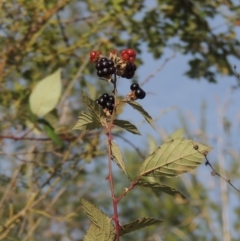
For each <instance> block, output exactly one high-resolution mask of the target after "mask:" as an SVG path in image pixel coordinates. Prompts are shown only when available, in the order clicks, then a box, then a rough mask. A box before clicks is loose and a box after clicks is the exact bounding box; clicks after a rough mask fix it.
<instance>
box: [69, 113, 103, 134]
mask: <svg viewBox="0 0 240 241" xmlns="http://www.w3.org/2000/svg"><path fill="white" fill-rule="evenodd" d="M101 126H102V125H101V122H99V119H98V118H96V116H94V115H92V114H91V113H86V112H84V111H81V112H80V116H79V117H78V121H77V123H76V125H75V126H74V127H73V130H94V129H98V128H100V127H101Z"/></svg>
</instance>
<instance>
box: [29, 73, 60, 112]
mask: <svg viewBox="0 0 240 241" xmlns="http://www.w3.org/2000/svg"><path fill="white" fill-rule="evenodd" d="M61 91H62V83H61V70H60V69H59V70H57V71H56V72H55V73H53V74H51V75H49V76H47V77H46V78H44V79H42V80H41V81H39V82H38V83H37V85H36V86H35V88H34V89H33V91H32V93H31V94H30V97H29V104H30V108H31V111H32V112H33V113H34V114H35V115H37V116H38V117H42V116H44V115H46V114H47V113H49V112H50V111H51V110H53V109H54V108H55V107H56V105H57V103H58V100H59V97H60V95H61Z"/></svg>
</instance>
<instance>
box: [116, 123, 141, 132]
mask: <svg viewBox="0 0 240 241" xmlns="http://www.w3.org/2000/svg"><path fill="white" fill-rule="evenodd" d="M113 124H114V125H116V126H119V127H121V128H122V129H125V130H127V131H129V132H131V133H133V134H136V135H141V133H140V132H139V130H138V129H137V127H136V126H135V125H133V124H132V123H130V122H129V121H126V120H114V121H113Z"/></svg>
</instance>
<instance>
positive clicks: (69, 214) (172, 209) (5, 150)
mask: <svg viewBox="0 0 240 241" xmlns="http://www.w3.org/2000/svg"><path fill="white" fill-rule="evenodd" d="M0 9H1V11H0V86H1V89H0V119H1V122H0V129H1V136H0V137H1V140H0V141H1V152H0V155H1V159H0V240H5V241H16V240H18V241H19V240H21V241H27V240H29V241H30V240H43V239H44V240H48V241H57V240H62V241H66V240H71V241H72V240H82V238H83V234H84V233H85V232H86V230H87V228H88V225H89V221H88V220H87V218H86V215H85V214H84V213H83V212H82V209H81V206H80V199H81V197H84V198H85V199H87V200H89V201H92V202H93V203H95V204H96V205H98V206H99V207H100V208H101V209H102V210H104V211H105V212H106V213H108V214H109V216H111V214H112V208H111V199H110V196H109V188H108V183H107V182H106V180H105V177H106V175H107V171H106V168H103V167H105V166H106V163H105V161H106V147H105V145H104V142H103V139H104V138H103V137H104V133H103V132H102V131H101V130H100V131H95V132H85V131H82V132H73V131H72V130H71V129H72V127H73V126H74V124H75V122H76V120H77V117H78V113H79V112H80V110H82V108H83V106H82V104H81V103H82V101H81V90H84V91H86V92H87V93H89V95H90V97H91V98H93V99H94V98H97V97H98V96H99V93H102V92H103V91H108V92H109V91H110V90H111V86H109V85H106V84H105V83H104V81H99V80H98V79H97V78H96V74H95V71H94V65H92V64H89V57H88V54H89V52H90V51H91V50H96V49H99V50H101V51H102V52H103V53H107V52H108V51H109V50H111V49H115V48H116V49H123V48H126V47H130V48H134V49H135V50H136V51H137V52H138V54H141V46H142V44H145V45H146V46H147V47H148V51H149V52H150V53H152V55H153V57H154V58H156V59H158V58H161V56H162V55H163V53H164V51H166V49H171V50H173V51H174V52H180V53H182V54H190V55H191V59H190V61H189V69H188V71H187V72H186V74H187V75H188V76H189V78H192V79H199V78H202V77H203V78H204V79H205V80H206V81H209V82H217V81H216V73H218V74H219V73H220V74H224V75H233V74H234V73H233V70H232V67H231V64H230V63H229V57H231V56H233V57H236V58H238V59H239V57H240V52H239V44H240V42H239V41H238V40H237V38H236V33H235V26H236V24H237V22H238V20H239V19H238V18H239V14H240V6H239V4H238V3H237V4H235V3H234V1H230V0H216V1H209V0H196V1H190V0H184V1H174V0H155V1H154V0H152V1H148V0H139V1H134V0H114V1H110V0H102V1H100V0H85V1H80V0H72V1H70V0H59V1H56V0H39V1H32V0H15V1H14V0H6V1H4V0H0ZM216 19H217V20H218V21H217V22H219V23H220V25H219V26H214V27H213V26H212V24H211V23H212V22H213V21H215V20H216ZM221 23H222V24H221ZM222 26H224V28H223V29H222V28H221V27H222ZM139 56H141V55H139ZM143 62H144V58H139V59H138V60H137V63H138V65H140V64H141V63H143ZM59 68H62V72H63V74H62V84H63V87H64V88H63V93H62V96H61V98H60V101H59V104H58V106H57V107H56V109H54V110H53V111H52V112H51V113H49V114H47V115H46V116H44V118H43V119H42V120H38V119H36V118H34V117H33V116H32V114H31V112H30V111H29V104H28V103H29V102H28V98H29V94H30V93H31V91H32V89H33V87H34V86H35V84H36V83H37V82H38V81H39V80H41V79H42V78H44V77H46V76H47V75H49V74H51V73H53V72H54V71H55V70H57V69H59ZM43 95H44V93H43ZM181 118H182V126H183V129H182V131H181V130H180V131H179V130H178V132H177V134H176V133H175V136H179V135H180V136H183V135H185V136H186V137H190V138H194V139H195V140H199V141H202V142H205V143H206V142H208V137H207V134H206V133H205V129H204V123H205V122H204V121H205V119H204V118H205V117H204V115H203V116H202V120H201V121H200V129H199V130H198V133H197V134H196V133H192V132H191V131H190V130H189V128H188V123H187V121H186V119H184V117H183V116H180V119H181ZM44 121H45V122H47V123H49V124H50V125H51V127H53V129H54V133H55V134H57V135H58V136H59V137H60V138H61V139H62V141H63V145H62V146H61V147H60V146H58V145H56V144H55V143H54V142H53V140H52V139H51V138H50V137H49V136H48V135H47V134H48V133H46V130H45V131H44V128H43V127H42V124H43V122H44ZM230 125H231V123H230V122H229V121H228V120H226V122H225V123H224V126H225V128H226V130H227V129H228V128H229V126H230ZM176 131H177V130H176ZM168 134H170V133H168ZM230 134H231V133H229V132H227V131H226V135H230ZM116 136H118V138H119V139H123V140H124V141H126V140H125V139H124V138H125V137H124V133H123V132H121V131H118V132H116ZM165 138H166V135H165V136H164V135H163V136H160V137H159V139H158V140H154V139H152V138H151V137H149V140H148V142H147V143H146V149H145V150H138V148H137V147H135V146H134V144H133V143H131V141H130V140H127V141H129V142H130V143H129V150H124V156H125V160H127V167H128V170H129V173H130V176H132V177H133V176H134V173H135V171H136V166H138V165H139V164H140V163H141V162H142V160H143V159H144V158H145V157H146V153H148V152H149V150H153V149H154V146H158V145H159V144H161V143H162V142H163V141H164V140H165ZM147 145H149V146H148V147H147ZM226 155H228V156H230V158H231V160H237V159H239V154H238V152H235V151H232V150H231V151H230V150H226ZM88 163H90V165H89V164H88ZM232 163H237V162H236V161H235V162H232ZM87 164H88V165H87ZM236 170H237V168H236V164H233V165H232V166H231V170H230V171H231V175H232V176H233V177H234V178H237V172H236ZM114 176H115V183H116V192H117V193H120V192H122V190H123V188H125V187H127V186H128V185H129V183H128V181H127V180H125V178H124V176H123V175H122V173H121V171H119V170H118V169H117V168H116V172H115V174H114ZM162 181H163V182H167V183H168V184H169V185H170V186H173V187H175V188H177V189H179V190H181V191H182V192H183V193H185V194H186V195H187V197H188V198H189V200H190V203H189V204H185V203H181V202H179V200H177V199H176V200H174V199H172V197H170V196H166V195H159V194H156V193H155V194H154V193H151V192H149V190H141V189H136V190H133V191H132V192H131V193H130V194H129V195H128V196H127V197H126V198H124V199H123V200H122V201H121V202H120V208H119V210H120V218H121V219H120V221H122V222H123V223H128V222H130V221H132V220H133V219H135V218H138V217H139V216H154V217H156V218H159V219H161V220H164V223H163V224H162V225H160V226H159V227H154V228H153V227H151V228H147V229H144V230H141V231H139V232H134V233H133V234H129V235H126V236H125V237H123V238H122V239H121V240H138V241H140V240H149V241H160V240H165V241H174V240H176V241H178V240H186V241H187V240H189V241H190V240H193V239H196V240H211V241H214V240H216V241H217V240H222V230H225V229H224V227H223V225H224V222H223V221H222V220H223V218H222V217H221V215H222V210H221V207H219V206H217V205H216V204H215V203H214V202H213V201H212V199H211V198H210V190H208V189H206V188H205V187H204V186H203V185H202V184H201V182H200V181H199V180H198V178H197V176H196V175H186V176H183V177H181V178H175V179H168V180H162ZM239 220H240V209H239V207H238V209H236V210H235V217H234V222H233V223H234V225H233V227H231V232H232V236H231V240H233V241H234V240H236V241H237V240H239V235H237V234H239V232H240V222H239ZM224 237H225V239H224V240H225V241H228V239H226V237H230V234H229V233H228V234H225V235H224ZM229 240H230V239H229Z"/></svg>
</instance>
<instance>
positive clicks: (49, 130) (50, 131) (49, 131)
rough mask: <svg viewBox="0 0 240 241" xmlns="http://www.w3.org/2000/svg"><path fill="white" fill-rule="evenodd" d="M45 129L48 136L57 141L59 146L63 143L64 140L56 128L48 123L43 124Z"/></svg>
mask: <svg viewBox="0 0 240 241" xmlns="http://www.w3.org/2000/svg"><path fill="white" fill-rule="evenodd" d="M43 129H44V131H45V133H46V134H47V136H48V137H50V138H51V139H52V140H53V142H54V143H56V144H57V145H59V146H62V145H63V141H62V140H61V139H60V137H59V136H58V135H57V134H56V133H55V131H54V129H53V128H52V127H51V126H50V125H47V124H43Z"/></svg>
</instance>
